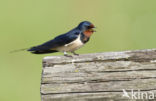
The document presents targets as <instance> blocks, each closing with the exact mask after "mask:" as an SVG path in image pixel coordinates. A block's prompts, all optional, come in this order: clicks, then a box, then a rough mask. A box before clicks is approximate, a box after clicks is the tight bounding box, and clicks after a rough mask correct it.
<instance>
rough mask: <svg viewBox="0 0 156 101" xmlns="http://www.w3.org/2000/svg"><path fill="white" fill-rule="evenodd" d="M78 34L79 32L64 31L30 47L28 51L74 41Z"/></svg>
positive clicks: (40, 49)
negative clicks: (64, 32)
mask: <svg viewBox="0 0 156 101" xmlns="http://www.w3.org/2000/svg"><path fill="white" fill-rule="evenodd" d="M78 34H80V33H79V32H74V33H66V34H63V35H60V36H58V37H56V38H55V39H53V40H50V41H48V42H46V43H44V44H42V45H39V46H36V47H32V48H30V49H29V50H28V51H44V50H53V49H55V48H57V47H61V46H64V45H66V44H69V43H70V42H72V41H74V40H75V39H76V38H77V36H78Z"/></svg>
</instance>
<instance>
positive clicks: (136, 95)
mask: <svg viewBox="0 0 156 101" xmlns="http://www.w3.org/2000/svg"><path fill="white" fill-rule="evenodd" d="M122 91H123V95H122V97H127V98H129V99H154V97H155V95H154V92H152V91H141V90H133V89H131V90H130V92H127V91H126V90H125V89H122Z"/></svg>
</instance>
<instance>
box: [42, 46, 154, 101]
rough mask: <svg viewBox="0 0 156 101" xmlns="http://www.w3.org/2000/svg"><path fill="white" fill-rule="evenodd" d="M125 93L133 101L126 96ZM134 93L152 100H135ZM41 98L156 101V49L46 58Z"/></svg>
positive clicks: (92, 100)
mask: <svg viewBox="0 0 156 101" xmlns="http://www.w3.org/2000/svg"><path fill="white" fill-rule="evenodd" d="M123 89H125V90H126V91H127V93H128V96H129V97H126V96H123ZM132 90H134V92H140V93H147V94H148V96H143V97H144V98H140V97H142V96H141V95H138V96H135V97H136V98H135V97H132ZM153 93H154V96H153V97H151V94H153ZM137 94H138V93H137ZM146 97H148V98H146ZM41 98H42V101H156V49H147V50H136V51H124V52H108V53H95V54H84V55H80V56H74V57H73V58H71V57H64V56H49V57H45V58H44V59H43V72H42V81H41ZM149 98H151V99H150V100H149Z"/></svg>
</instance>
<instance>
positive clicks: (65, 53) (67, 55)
mask: <svg viewBox="0 0 156 101" xmlns="http://www.w3.org/2000/svg"><path fill="white" fill-rule="evenodd" d="M64 56H66V57H72V55H69V54H67V52H64Z"/></svg>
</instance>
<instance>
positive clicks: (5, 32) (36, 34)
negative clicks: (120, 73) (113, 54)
mask: <svg viewBox="0 0 156 101" xmlns="http://www.w3.org/2000/svg"><path fill="white" fill-rule="evenodd" d="M84 20H88V21H91V22H92V23H93V24H94V25H95V26H96V27H97V29H96V30H97V32H96V33H95V34H94V35H93V36H92V38H91V40H90V42H89V43H87V44H86V45H85V46H84V47H83V48H81V49H80V50H78V51H77V52H78V53H81V54H85V53H95V52H106V51H123V50H133V49H147V48H155V47H156V45H155V43H156V0H1V1H0V46H1V51H0V57H1V60H0V101H40V79H41V70H42V58H43V57H45V56H52V55H62V53H57V54H46V55H34V54H30V53H29V52H25V51H23V52H18V53H13V54H10V53H9V52H10V51H12V50H16V49H20V48H27V47H31V46H34V45H38V44H41V43H43V42H45V41H47V40H50V39H52V38H54V37H55V36H57V35H59V34H62V33H64V32H67V31H69V30H71V29H72V28H74V27H75V26H77V24H79V22H81V21H84Z"/></svg>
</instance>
